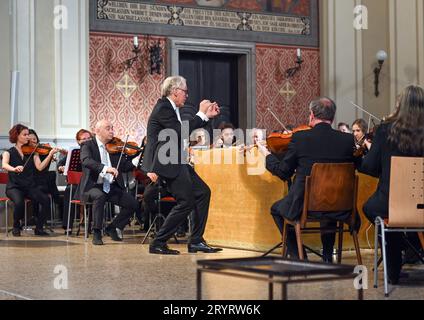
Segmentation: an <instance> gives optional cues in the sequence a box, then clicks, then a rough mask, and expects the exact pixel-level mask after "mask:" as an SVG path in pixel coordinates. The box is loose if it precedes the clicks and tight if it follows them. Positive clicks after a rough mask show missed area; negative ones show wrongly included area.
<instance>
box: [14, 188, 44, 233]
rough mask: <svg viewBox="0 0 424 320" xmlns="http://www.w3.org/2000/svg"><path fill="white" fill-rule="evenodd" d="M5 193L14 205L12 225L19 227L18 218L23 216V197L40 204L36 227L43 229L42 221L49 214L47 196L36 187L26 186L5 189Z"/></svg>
mask: <svg viewBox="0 0 424 320" xmlns="http://www.w3.org/2000/svg"><path fill="white" fill-rule="evenodd" d="M6 195H7V197H9V198H10V199H11V200H12V202H13V203H14V205H15V209H14V213H13V227H14V228H19V227H20V220H21V219H24V217H25V198H27V199H31V201H34V202H36V203H39V204H41V211H40V212H39V213H38V216H37V222H36V228H37V229H43V226H44V223H45V222H46V220H47V217H48V216H49V214H50V200H49V197H48V196H47V195H46V194H44V193H43V192H42V191H41V190H40V189H38V188H37V187H33V188H28V189H26V188H25V189H24V188H22V189H18V188H13V189H7V190H6Z"/></svg>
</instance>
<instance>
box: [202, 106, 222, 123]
mask: <svg viewBox="0 0 424 320" xmlns="http://www.w3.org/2000/svg"><path fill="white" fill-rule="evenodd" d="M220 113H221V110H220V108H219V106H218V104H217V103H216V102H213V103H212V104H211V105H210V106H209V108H208V110H207V111H206V112H205V114H206V116H207V117H208V118H209V119H212V118H215V117H216V116H217V115H219V114H220Z"/></svg>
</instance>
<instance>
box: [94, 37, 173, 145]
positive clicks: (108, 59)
mask: <svg viewBox="0 0 424 320" xmlns="http://www.w3.org/2000/svg"><path fill="white" fill-rule="evenodd" d="M165 41H166V39H165V38H163V37H147V36H139V43H140V48H141V58H140V59H139V61H136V62H135V63H134V64H133V67H132V68H131V69H130V70H129V72H128V74H129V79H130V80H131V81H133V82H134V85H135V91H134V92H133V93H132V94H131V96H130V97H129V98H125V96H124V94H123V93H122V92H121V91H120V90H119V89H118V88H117V86H116V84H117V83H118V82H119V81H120V80H121V79H122V77H123V76H124V67H123V65H122V62H123V61H125V60H126V59H128V58H130V57H133V56H134V54H133V53H132V49H133V37H132V36H129V35H116V34H102V33H91V34H90V53H89V55H90V76H89V79H90V80H89V82H90V89H89V90H90V127H91V129H93V128H94V125H95V124H96V122H97V121H99V120H102V119H108V120H110V121H112V123H113V124H114V129H115V135H116V136H118V137H120V138H124V137H125V135H126V134H129V135H130V139H131V140H133V141H136V142H141V139H142V137H144V136H145V135H146V126H147V120H148V118H149V116H150V113H151V111H152V109H153V106H154V105H155V104H156V101H157V99H158V98H159V97H160V85H161V83H162V82H163V80H164V78H165V76H164V75H165V70H164V69H163V68H162V72H161V74H153V75H152V74H150V62H149V61H150V59H149V47H151V46H153V45H154V44H156V43H159V45H160V47H161V48H162V59H163V61H165V54H166V51H165V50H166V49H165V47H166V46H165Z"/></svg>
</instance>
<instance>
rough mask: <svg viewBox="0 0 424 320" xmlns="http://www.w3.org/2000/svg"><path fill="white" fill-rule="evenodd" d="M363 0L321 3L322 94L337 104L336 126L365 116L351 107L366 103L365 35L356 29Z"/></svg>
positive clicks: (322, 1)
mask: <svg viewBox="0 0 424 320" xmlns="http://www.w3.org/2000/svg"><path fill="white" fill-rule="evenodd" d="M359 4H360V1H359V0H343V1H336V0H321V1H320V12H321V16H320V21H321V22H320V23H321V36H320V39H321V40H320V41H321V94H322V95H327V96H329V97H330V98H332V99H334V100H335V102H336V105H337V114H336V119H335V123H337V122H340V121H343V122H346V123H349V124H350V123H352V122H353V120H354V119H355V118H357V117H358V116H362V112H358V111H357V110H356V109H355V108H354V107H353V106H352V105H351V104H350V101H353V102H355V103H357V104H360V105H362V103H363V77H362V34H361V32H360V31H356V30H355V29H354V27H353V20H354V13H353V9H354V7H355V6H356V5H359Z"/></svg>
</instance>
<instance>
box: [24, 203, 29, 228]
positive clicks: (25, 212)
mask: <svg viewBox="0 0 424 320" xmlns="http://www.w3.org/2000/svg"><path fill="white" fill-rule="evenodd" d="M27 209H28V202H25V210H24V221H25V225H24V231H26V230H27V229H28V224H27V223H28V222H27V211H28V210H27Z"/></svg>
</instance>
